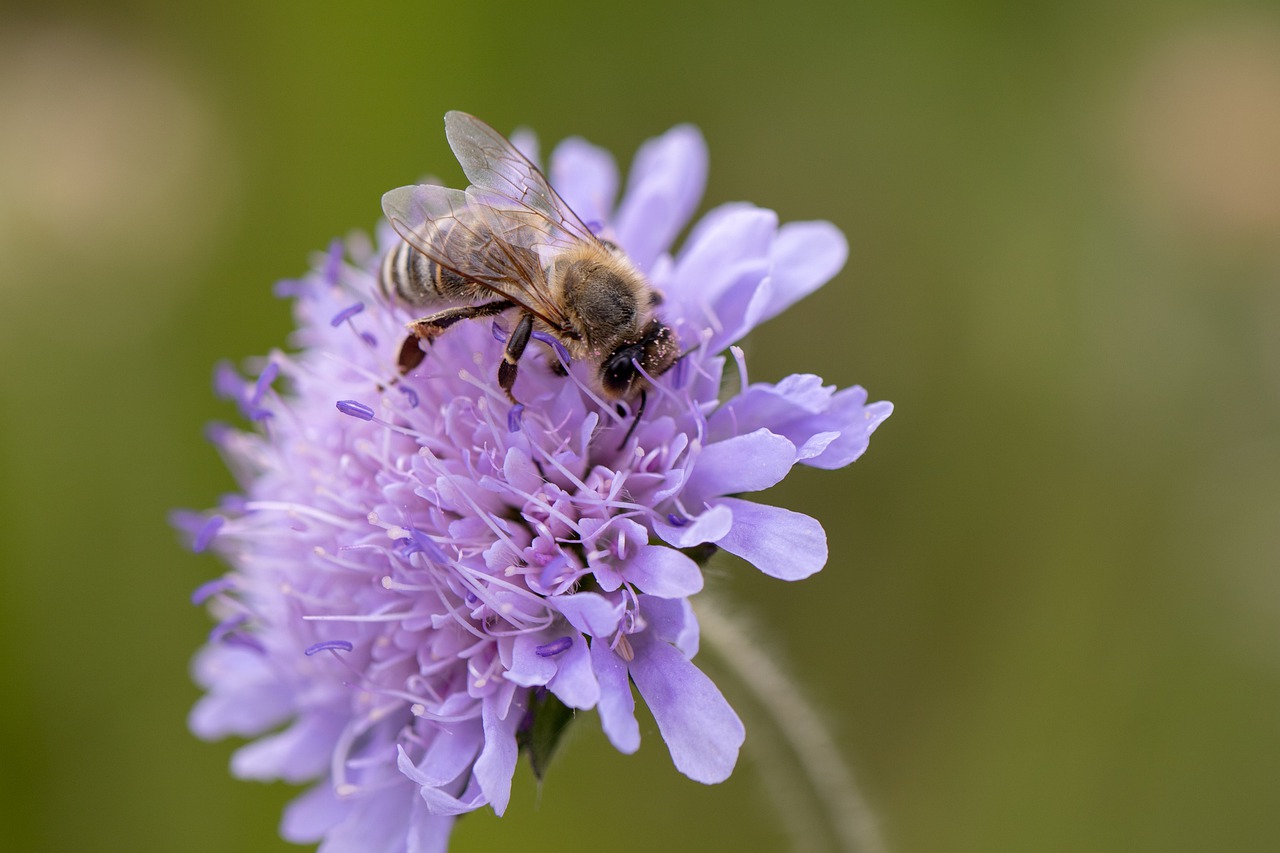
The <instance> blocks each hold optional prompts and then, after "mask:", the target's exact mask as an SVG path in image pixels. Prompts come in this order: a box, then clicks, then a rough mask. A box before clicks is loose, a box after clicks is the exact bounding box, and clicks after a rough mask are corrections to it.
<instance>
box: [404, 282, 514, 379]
mask: <svg viewBox="0 0 1280 853" xmlns="http://www.w3.org/2000/svg"><path fill="white" fill-rule="evenodd" d="M514 307H515V303H514V302H512V301H510V300H509V299H499V300H498V301H496V302H486V303H485V304H483V305H463V306H461V307H459V308H447V309H445V310H444V311H437V312H436V313H435V314H431V315H429V316H426V317H422V318H420V319H417V320H414V321H413V322H412V323H409V331H410V332H411V334H410V335H409V337H408V338H406V339H405V342H404V343H403V344H402V345H401V346H400V355H399V356H398V357H397V359H396V365H397V366H398V367H399V368H400V375H401V376H403V375H404V374H406V373H408V372H409V371H411V370H413V369H414V368H416V367H417V366H418V365H419V364H422V360H423V359H424V358H426V357H427V354H426V352H425V351H424V350H423V349H422V344H423V343H428V344H429V343H431V342H432V341H434V340H435V339H436V338H438V337H440V335H442V334H443V333H444V330H445V329H447V328H449V327H450V326H452V325H453V324H454V323H457V322H460V321H462V320H470V319H473V318H475V317H491V316H493V315H494V314H501V313H502V312H503V311H506V310H507V309H509V308H514Z"/></svg>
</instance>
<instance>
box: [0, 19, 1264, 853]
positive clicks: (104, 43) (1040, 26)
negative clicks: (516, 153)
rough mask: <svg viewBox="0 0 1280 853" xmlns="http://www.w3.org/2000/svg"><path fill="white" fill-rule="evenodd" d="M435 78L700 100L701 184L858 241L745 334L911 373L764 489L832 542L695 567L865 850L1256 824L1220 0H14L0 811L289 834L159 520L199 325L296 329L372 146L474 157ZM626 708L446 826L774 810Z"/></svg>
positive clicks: (531, 839) (1236, 147)
mask: <svg viewBox="0 0 1280 853" xmlns="http://www.w3.org/2000/svg"><path fill="white" fill-rule="evenodd" d="M453 108H459V109H465V110H468V111H470V112H473V113H476V114H478V115H480V116H482V117H484V118H486V119H487V120H488V121H489V122H490V123H492V124H494V125H495V126H497V127H498V128H500V129H505V130H510V129H513V128H515V127H517V126H520V125H524V126H528V127H532V128H534V129H535V130H536V131H537V132H538V133H539V134H540V136H541V138H542V139H543V141H544V145H549V144H550V143H552V142H554V141H555V140H558V139H560V138H562V137H564V136H567V135H571V134H581V135H584V136H586V137H588V138H590V139H591V140H593V141H595V142H597V143H600V144H603V145H605V146H607V147H609V148H610V149H612V150H613V151H614V152H615V153H616V154H617V155H618V156H619V159H620V160H621V161H622V162H623V163H625V162H627V161H628V160H629V158H630V156H631V153H632V152H633V151H634V150H635V148H636V146H637V145H639V143H640V142H641V141H642V140H644V139H645V138H647V137H649V136H651V135H654V134H656V133H659V132H661V131H663V130H664V129H666V128H667V127H669V126H670V125H672V124H674V123H677V122H682V121H690V122H694V123H696V124H697V125H699V126H700V127H701V128H702V130H703V132H704V133H705V135H706V137H707V140H708V142H709V145H710V150H711V174H710V184H709V188H708V192H707V196H706V200H705V202H704V207H703V209H704V210H705V209H707V208H709V207H710V206H714V205H716V204H719V203H722V202H725V201H731V200H738V199H748V200H751V201H754V202H757V203H759V204H761V205H764V206H768V207H772V208H775V209H776V210H778V211H779V213H780V214H781V216H782V217H783V219H810V218H823V219H829V220H831V221H833V222H835V223H836V224H837V225H839V226H840V227H841V228H842V229H843V230H844V232H845V233H846V234H847V235H848V237H849V240H850V243H851V247H852V253H851V258H850V261H849V264H848V266H847V268H846V269H845V270H844V272H843V273H841V274H840V276H839V277H838V278H837V279H836V280H835V281H834V282H833V283H832V284H830V285H829V286H827V287H826V288H825V289H824V290H822V291H820V292H819V293H818V294H816V295H814V296H813V297H811V298H809V299H808V300H806V301H805V302H803V303H801V304H800V305H799V306H797V307H796V308H794V309H793V310H792V311H790V312H789V313H788V314H787V315H785V316H783V317H781V318H779V319H777V320H775V321H773V322H771V323H770V324H768V325H767V326H766V327H764V328H762V329H761V330H759V331H758V332H757V333H756V334H755V335H754V336H753V337H752V339H751V340H750V341H749V344H748V349H749V355H750V359H751V366H752V374H753V377H755V378H758V379H772V380H776V379H778V378H781V377H782V376H785V375H786V374H788V373H791V372H796V371H813V372H818V373H821V374H822V375H823V376H824V377H825V378H826V379H828V380H829V381H832V382H835V383H838V384H839V385H841V386H844V385H848V384H853V383H860V384H862V385H864V386H866V387H867V388H869V389H870V391H871V395H872V398H873V399H890V400H892V401H893V402H894V403H895V404H896V406H897V410H896V412H895V414H894V416H893V417H892V418H891V419H890V420H889V421H888V422H887V423H886V424H885V425H884V426H883V427H882V428H881V430H880V431H879V432H878V433H877V434H876V436H875V438H874V440H873V442H872V446H871V450H870V452H869V453H868V454H867V455H866V456H865V457H864V458H863V459H862V460H860V461H859V462H857V463H856V464H855V465H854V466H852V467H851V468H849V469H846V470H843V471H839V472H820V471H808V470H806V471H800V472H797V474H795V475H793V476H792V477H791V478H790V479H789V480H788V481H787V483H786V484H784V485H783V486H781V487H779V488H778V490H777V491H778V492H780V493H781V494H777V495H771V496H770V497H776V498H777V502H782V503H784V504H785V505H789V506H793V507H795V508H797V509H801V510H804V511H806V512H809V513H810V514H813V515H816V516H817V517H819V518H821V519H822V520H823V521H824V522H825V524H826V526H827V529H828V531H829V534H830V540H831V554H832V556H831V561H830V563H829V565H828V567H827V568H826V570H825V571H824V572H822V573H821V574H820V575H818V576H817V577H815V578H813V579H811V580H809V581H806V582H804V583H801V584H796V585H786V584H783V583H782V582H779V581H772V580H770V579H767V578H764V577H763V576H760V575H758V574H757V573H755V572H753V571H751V570H748V569H746V568H745V567H744V566H742V565H741V564H736V563H734V562H733V561H724V562H719V563H717V564H716V566H717V568H716V575H717V583H716V586H717V588H718V589H719V591H720V593H721V594H722V596H723V597H724V598H725V599H726V600H727V601H728V602H729V603H730V605H729V606H730V607H731V608H732V609H734V610H738V611H741V612H743V613H746V614H748V615H749V616H750V617H751V618H752V620H753V624H754V625H755V626H756V627H755V628H754V629H753V635H754V636H755V637H756V639H757V640H758V641H759V642H760V643H761V644H763V645H765V646H766V647H768V648H769V649H771V650H772V651H773V652H774V653H775V654H777V655H778V656H779V657H780V658H781V659H783V660H785V661H787V662H788V665H789V667H790V670H791V672H792V673H793V674H794V676H795V678H796V679H797V680H798V681H799V682H800V683H802V684H804V685H805V689H806V693H807V695H808V697H809V698H810V699H811V700H812V701H813V703H814V704H815V705H816V706H817V707H818V708H820V709H821V711H822V713H823V714H824V716H825V717H826V719H828V720H829V722H830V724H831V728H832V731H833V732H834V734H835V737H836V739H837V740H838V742H839V744H840V749H841V750H842V752H843V754H844V756H845V757H846V758H847V760H848V762H849V763H850V765H851V766H852V767H853V768H854V770H855V772H856V773H857V775H858V779H859V781H860V784H861V785H862V787H863V789H864V791H865V793H866V796H867V799H868V800H869V802H870V803H871V805H872V807H873V809H874V810H875V813H876V814H877V816H878V818H879V821H880V824H881V827H882V829H883V832H884V834H885V836H886V837H887V839H888V841H889V846H890V847H891V849H892V850H894V851H898V853H923V851H984V852H985V851H1082V850H1088V851H1162V853H1165V852H1167V851H1205V850H1222V851H1270V850H1275V849H1277V847H1276V846H1277V844H1278V843H1280V842H1278V841H1277V839H1280V807H1278V806H1280V803H1277V797H1278V795H1280V784H1278V783H1280V761H1278V759H1280V573H1278V571H1277V568H1278V566H1277V560H1278V558H1280V524H1278V523H1277V521H1278V520H1280V512H1278V511H1280V8H1277V7H1276V6H1275V5H1274V4H1264V3H1238V2H1223V0H1212V2H1191V0H1159V2H1134V3H1125V4H1115V3H1107V2H1091V0H1077V2H1072V3H1026V2H997V0H986V2H967V3H966V2H941V1H940V0H939V1H938V2H907V3H895V4H867V3H862V2H836V0H833V2H829V3H811V2H806V0H793V2H787V3H776V2H771V3H763V2H754V0H748V1H747V2H738V3H733V4H730V3H725V4H705V5H703V4H696V3H690V2H688V0H648V2H644V3H628V4H601V3H598V2H560V0H547V2H543V3H537V4H500V3H494V2H485V1H484V0H471V1H470V2H459V3H450V4H445V3H436V2H424V1H423V0H419V2H400V0H387V2H383V3H379V4H376V5H363V4H353V3H320V2H305V3H304V2H297V0H280V2H273V3H261V2H250V0H221V2H218V3H211V2H192V3H181V4H179V3H172V2H160V0H134V2H118V3H113V4H106V3H80V4H77V3H62V2H42V3H39V4H35V3H23V2H17V3H16V4H15V2H14V0H9V2H7V3H6V4H5V5H4V6H3V7H2V8H0V317H2V318H3V322H0V329H2V330H3V332H2V333H0V360H2V363H3V368H2V369H0V450H2V454H3V455H2V456H0V517H2V518H3V527H2V528H0V531H2V532H0V562H2V565H3V581H2V582H3V588H2V589H0V662H2V664H3V669H2V670H0V673H2V674H0V683H2V684H3V687H2V688H0V689H2V691H3V693H2V700H0V786H2V787H0V848H3V849H5V850H13V851H27V850H42V851H63V850H76V851H83V850H96V849H128V850H134V851H149V850H155V851H170V850H184V851H226V850H246V851H250V850H252V851H269V850H289V849H297V848H293V847H291V846H289V845H286V844H285V843H284V842H282V841H280V840H279V839H278V838H277V837H276V824H277V820H278V816H279V811H280V807H281V805H282V804H283V803H284V802H285V801H286V800H287V799H288V798H289V797H290V796H291V795H292V793H293V791H292V789H290V788H288V787H287V786H283V785H275V786H264V785H260V784H254V783H245V782H238V781H235V780H233V779H232V778H231V777H230V776H229V774H228V772H227V769H226V765H227V762H228V758H229V756H230V754H231V752H232V750H233V749H234V748H235V746H236V744H234V743H218V744H206V743H201V742H199V741H196V740H195V739H194V738H193V737H192V736H191V735H189V734H188V732H187V731H186V728H185V719H184V718H185V715H186V713H187V710H188V708H189V707H190V706H191V704H192V703H193V702H194V700H195V698H196V696H197V691H196V689H195V687H194V686H193V685H192V684H191V682H190V681H189V678H188V676H187V665H188V661H189V659H190V657H191V655H192V653H193V652H194V650H195V649H196V648H197V647H198V645H199V644H200V643H201V642H202V640H203V638H204V636H205V633H206V632H207V630H208V628H209V623H208V621H207V620H206V617H205V616H204V614H203V613H202V612H200V611H199V610H197V609H195V608H192V607H191V606H190V605H189V604H188V603H187V598H188V595H189V593H190V591H191V590H192V589H193V588H194V587H195V586H196V585H197V584H199V583H201V582H202V581H205V580H207V579H209V578H211V577H213V576H215V575H217V574H219V573H220V567H219V564H218V563H217V562H216V560H215V559H214V558H212V557H209V556H197V555H192V554H190V553H188V552H187V551H186V550H184V549H183V548H182V547H181V546H180V545H179V543H178V540H177V537H176V536H175V534H174V533H173V532H172V531H171V530H170V529H169V528H168V526H167V523H166V514H167V513H168V511H169V510H170V508H172V507H175V506H186V507H197V508H202V507H207V506H210V505H212V504H213V503H214V501H215V500H216V498H217V496H218V495H219V494H220V493H222V492H224V491H226V490H229V489H230V488H231V487H232V482H231V479H230V477H229V475H228V474H227V472H226V471H225V469H224V468H223V466H222V464H221V462H220V460H219V459H218V457H217V455H216V454H215V452H214V450H213V449H212V448H211V447H210V446H209V445H208V444H207V443H206V442H205V441H204V440H203V438H202V429H203V426H204V424H205V423H206V422H208V421H210V420H213V419H222V418H231V417H233V413H232V411H231V410H230V407H229V406H227V405H225V404H223V403H221V402H219V401H217V400H216V399H215V398H214V396H213V394H212V392H211V387H210V377H211V374H212V367H213V365H214V363H215V362H216V361H217V360H218V359H221V358H227V357H229V358H232V359H241V358H245V357H248V356H251V355H256V354H260V353H264V352H266V351H267V350H268V349H270V348H271V347H273V346H278V345H280V344H282V343H283V341H284V339H285V336H286V335H287V333H288V331H289V328H290V323H289V316H288V306H287V305H286V304H285V303H283V302H281V301H279V300H277V299H275V298H273V296H272V295H271V285H272V283H273V282H274V281H275V280H277V279H280V278H285V277H291V276H296V275H298V274H300V273H301V272H303V271H304V270H305V269H306V266H307V263H308V258H309V256H310V253H312V252H314V251H316V250H320V249H322V248H324V247H325V246H326V245H327V244H328V242H329V240H330V239H331V238H333V237H334V236H338V235H342V234H345V233H347V232H348V231H349V230H351V229H368V228H370V227H371V226H372V225H373V223H374V221H375V219H376V217H377V216H378V215H379V209H378V199H379V196H380V195H381V193H382V192H383V191H384V190H386V189H388V188H391V187H394V186H397V185H400V184H404V183H407V182H411V181H412V180H414V179H416V178H417V177H418V176H420V175H421V174H423V173H425V172H429V171H430V172H436V173H438V174H441V175H442V176H444V177H446V178H448V179H456V178H458V177H459V174H458V170H457V168H456V165H455V164H454V162H453V159H452V157H451V156H450V155H449V152H448V149H447V147H446V144H445V140H444V137H443V132H442V125H441V116H442V115H443V113H444V112H445V111H446V110H447V109H453ZM748 724H749V726H751V730H752V731H755V732H760V733H764V732H766V729H767V727H766V726H764V725H763V724H756V723H753V722H752V721H751V720H750V719H749V720H748ZM646 726H647V728H646V729H645V731H646V732H647V734H646V740H645V744H644V746H643V747H642V749H641V751H640V753H639V754H638V755H636V756H632V757H625V756H621V755H618V754H617V753H615V752H613V751H612V750H611V749H610V748H609V747H608V745H607V743H606V742H605V741H604V739H603V736H602V735H601V734H600V731H599V727H598V725H597V724H596V723H595V722H594V717H593V716H592V715H586V717H585V718H584V719H583V721H582V722H581V723H580V724H579V726H578V728H577V730H576V731H575V733H574V735H573V737H572V739H571V742H570V743H569V744H568V745H567V746H566V747H565V749H564V750H563V751H562V753H561V754H560V755H559V756H558V759H557V763H556V765H555V766H554V767H553V769H552V773H551V775H550V777H549V778H548V779H547V780H546V781H545V783H544V784H543V785H542V786H541V787H540V788H539V787H538V786H536V785H535V784H534V783H533V781H532V779H531V778H530V774H529V773H528V771H527V768H524V767H522V768H521V770H520V771H519V773H518V775H517V789H516V794H515V798H514V802H513V805H512V807H511V809H510V811H509V813H508V816H507V817H505V818H503V819H501V820H498V819H495V818H493V816H492V815H491V814H489V813H487V812H486V813H479V814H475V815H472V816H470V817H468V818H466V819H465V820H463V821H462V823H461V825H460V827H459V829H458V830H457V833H456V836H455V842H456V843H455V848H454V849H456V850H458V851H480V850H490V849H499V847H498V845H503V846H504V848H503V849H506V848H507V847H510V849H517V847H518V849H521V850H524V851H542V850H547V851H552V850H555V851H563V850H611V851H651V850H655V849H668V850H718V849H723V850H730V849H734V850H786V849H788V843H789V842H788V840H787V836H786V835H785V833H784V832H783V825H784V823H783V821H782V820H780V819H779V818H778V817H777V815H776V814H775V813H774V812H773V811H772V810H771V806H770V802H771V800H770V798H769V796H768V793H767V791H768V785H767V784H766V783H767V782H768V781H769V780H770V779H771V778H776V777H775V776H774V774H772V773H771V771H770V770H769V769H768V767H764V766H762V765H760V764H758V763H753V761H752V753H748V755H747V756H746V758H745V759H744V761H743V764H742V765H741V766H740V769H739V772H738V773H737V774H736V775H735V776H734V778H733V779H732V780H731V781H729V782H728V783H726V784H724V785H722V786H719V787H715V788H704V787H702V786H699V785H697V784H695V783H692V782H689V781H688V780H686V779H684V778H683V777H681V776H680V775H679V774H678V773H676V771H675V770H674V769H673V768H672V767H671V765H670V760H669V758H668V757H667V754H666V751H665V749H664V748H663V747H662V744H661V742H660V740H659V738H658V737H657V734H656V730H654V729H653V726H652V723H651V722H650V723H647V724H646ZM760 737H763V735H758V739H759V738H760ZM751 743H752V741H751V739H750V737H749V741H748V744H749V746H750V745H751ZM759 744H760V745H767V744H765V743H764V741H763V740H759Z"/></svg>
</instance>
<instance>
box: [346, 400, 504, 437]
mask: <svg viewBox="0 0 1280 853" xmlns="http://www.w3.org/2000/svg"><path fill="white" fill-rule="evenodd" d="M370 414H371V415H372V413H370ZM523 414H524V403H516V404H515V405H514V406H512V407H511V411H509V412H507V432H519V431H520V417H521V416H522V415H523Z"/></svg>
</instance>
